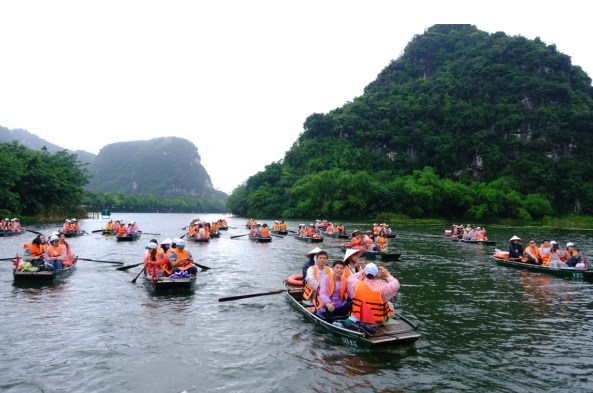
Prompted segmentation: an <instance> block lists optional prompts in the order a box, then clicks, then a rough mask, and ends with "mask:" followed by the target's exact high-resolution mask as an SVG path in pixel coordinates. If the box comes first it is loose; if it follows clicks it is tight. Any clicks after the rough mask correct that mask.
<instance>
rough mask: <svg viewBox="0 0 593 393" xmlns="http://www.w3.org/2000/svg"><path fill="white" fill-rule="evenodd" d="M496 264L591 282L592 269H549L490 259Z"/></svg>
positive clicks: (592, 278) (592, 276)
mask: <svg viewBox="0 0 593 393" xmlns="http://www.w3.org/2000/svg"><path fill="white" fill-rule="evenodd" d="M492 259H494V260H495V261H496V263H497V264H499V265H502V266H507V267H512V268H516V269H523V270H529V271H532V272H537V273H544V274H549V275H552V276H556V277H564V278H569V279H573V280H579V281H581V280H585V281H593V269H576V268H574V267H562V268H550V267H547V266H541V265H534V264H531V263H525V262H518V261H510V260H508V259H500V258H495V257H494V256H493V257H492Z"/></svg>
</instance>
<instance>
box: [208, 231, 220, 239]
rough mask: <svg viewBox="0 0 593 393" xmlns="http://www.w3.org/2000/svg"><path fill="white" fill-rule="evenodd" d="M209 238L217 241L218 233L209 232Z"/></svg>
mask: <svg viewBox="0 0 593 393" xmlns="http://www.w3.org/2000/svg"><path fill="white" fill-rule="evenodd" d="M210 237H211V238H213V239H217V238H219V237H220V232H218V231H211V232H210Z"/></svg>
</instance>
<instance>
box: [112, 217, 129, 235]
mask: <svg viewBox="0 0 593 393" xmlns="http://www.w3.org/2000/svg"><path fill="white" fill-rule="evenodd" d="M127 234H128V228H127V226H126V224H124V223H123V222H121V221H120V223H119V225H118V227H117V230H116V231H115V235H116V236H118V237H122V236H126V235H127Z"/></svg>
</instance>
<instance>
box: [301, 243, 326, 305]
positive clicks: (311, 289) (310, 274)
mask: <svg viewBox="0 0 593 393" xmlns="http://www.w3.org/2000/svg"><path fill="white" fill-rule="evenodd" d="M331 274H332V270H331V268H330V267H329V266H327V252H326V251H323V250H321V251H319V252H318V253H317V255H316V256H315V265H313V266H311V267H310V268H309V269H307V274H306V276H305V290H304V292H303V299H305V300H308V299H311V301H312V302H313V304H315V302H316V298H317V294H318V289H319V281H320V280H321V279H322V278H323V277H324V276H329V275H331Z"/></svg>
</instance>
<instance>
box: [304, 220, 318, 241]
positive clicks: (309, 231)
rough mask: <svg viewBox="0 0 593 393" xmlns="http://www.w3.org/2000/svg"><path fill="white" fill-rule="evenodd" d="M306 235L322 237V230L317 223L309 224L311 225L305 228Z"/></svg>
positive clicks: (316, 237)
mask: <svg viewBox="0 0 593 393" xmlns="http://www.w3.org/2000/svg"><path fill="white" fill-rule="evenodd" d="M305 237H312V238H315V239H319V238H320V237H321V232H320V231H319V228H317V227H315V224H309V227H308V228H307V229H306V230H305Z"/></svg>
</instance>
